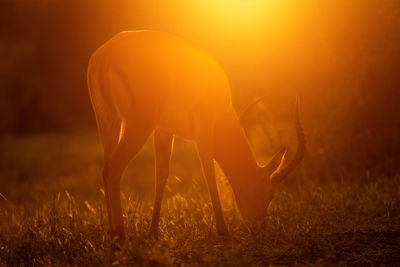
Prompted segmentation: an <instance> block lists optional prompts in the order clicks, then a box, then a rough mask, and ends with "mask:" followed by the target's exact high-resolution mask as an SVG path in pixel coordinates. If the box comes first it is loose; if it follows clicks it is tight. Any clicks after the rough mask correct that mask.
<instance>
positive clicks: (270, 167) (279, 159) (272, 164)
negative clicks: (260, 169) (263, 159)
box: [264, 147, 286, 174]
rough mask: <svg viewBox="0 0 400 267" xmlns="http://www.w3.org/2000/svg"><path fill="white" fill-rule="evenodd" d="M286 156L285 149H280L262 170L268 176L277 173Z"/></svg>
mask: <svg viewBox="0 0 400 267" xmlns="http://www.w3.org/2000/svg"><path fill="white" fill-rule="evenodd" d="M285 155H286V148H285V147H284V148H282V149H281V150H279V151H278V152H276V153H275V155H274V156H273V157H272V159H271V160H270V161H269V162H268V164H267V165H265V167H264V170H265V171H266V172H267V173H268V174H272V173H273V172H275V171H277V170H279V169H280V167H281V166H282V163H283V161H284V159H285Z"/></svg>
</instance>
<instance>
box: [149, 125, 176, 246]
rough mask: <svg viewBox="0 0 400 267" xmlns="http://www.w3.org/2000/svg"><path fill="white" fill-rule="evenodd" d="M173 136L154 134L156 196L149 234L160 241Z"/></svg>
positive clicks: (161, 133) (157, 132) (159, 132)
mask: <svg viewBox="0 0 400 267" xmlns="http://www.w3.org/2000/svg"><path fill="white" fill-rule="evenodd" d="M172 141H173V135H172V134H170V133H167V132H164V131H161V130H157V131H156V132H155V133H154V149H155V165H156V194H155V200H154V208H153V217H152V220H151V226H150V231H149V234H150V236H152V237H154V239H156V240H157V239H158V222H159V220H160V211H161V202H162V196H163V192H164V188H165V184H166V182H167V178H168V175H169V161H170V159H171V148H172Z"/></svg>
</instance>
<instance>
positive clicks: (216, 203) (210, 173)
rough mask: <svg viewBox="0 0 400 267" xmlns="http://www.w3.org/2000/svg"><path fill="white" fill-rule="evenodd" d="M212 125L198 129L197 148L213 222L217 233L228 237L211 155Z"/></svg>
mask: <svg viewBox="0 0 400 267" xmlns="http://www.w3.org/2000/svg"><path fill="white" fill-rule="evenodd" d="M211 129H212V127H210V128H209V130H208V131H207V129H204V130H205V131H199V136H198V139H197V148H198V152H199V156H200V160H201V163H202V166H203V172H204V177H205V178H206V180H207V185H208V190H209V192H210V196H211V202H212V204H213V209H214V215H215V222H216V226H217V232H218V234H220V235H222V236H225V237H228V236H229V232H228V228H227V227H226V224H225V220H224V215H223V213H222V208H221V202H220V199H219V194H218V188H217V182H216V178H215V167H214V157H213V154H214V153H213V147H214V146H213V139H214V138H213V131H212V130H211Z"/></svg>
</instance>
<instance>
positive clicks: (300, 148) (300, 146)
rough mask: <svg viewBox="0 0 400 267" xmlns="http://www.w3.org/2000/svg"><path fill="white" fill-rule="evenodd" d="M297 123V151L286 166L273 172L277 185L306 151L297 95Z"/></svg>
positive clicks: (272, 180)
mask: <svg viewBox="0 0 400 267" xmlns="http://www.w3.org/2000/svg"><path fill="white" fill-rule="evenodd" d="M295 125H296V134H297V151H296V154H295V155H294V157H293V159H292V161H291V162H290V163H289V164H288V165H287V166H286V167H284V168H282V169H280V170H279V171H277V172H275V173H274V174H272V177H271V183H272V185H274V186H276V185H278V184H279V183H280V182H282V181H283V180H284V179H285V178H286V176H287V175H288V174H289V173H291V172H292V171H293V170H294V169H295V168H296V167H297V165H299V163H300V162H301V160H302V159H303V157H304V154H305V152H306V137H305V135H304V130H303V127H302V126H301V123H300V118H299V97H298V96H297V97H296V106H295Z"/></svg>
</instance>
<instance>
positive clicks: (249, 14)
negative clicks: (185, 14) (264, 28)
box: [196, 0, 289, 31]
mask: <svg viewBox="0 0 400 267" xmlns="http://www.w3.org/2000/svg"><path fill="white" fill-rule="evenodd" d="M288 4H289V1H288V0H267V1H265V0H264V1H263V0H250V1H249V0H247V1H246V0H206V1H201V2H196V5H198V6H197V8H198V10H199V13H201V14H202V15H204V16H206V18H208V20H209V21H210V22H213V23H218V25H219V27H223V28H224V29H225V30H234V31H237V30H249V29H256V28H259V27H260V26H261V25H262V24H263V23H265V22H267V21H271V20H274V19H276V18H277V17H279V15H280V14H281V13H282V12H283V10H284V9H285V8H286V7H287V6H288Z"/></svg>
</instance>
